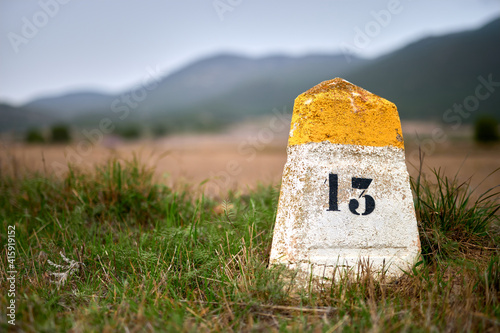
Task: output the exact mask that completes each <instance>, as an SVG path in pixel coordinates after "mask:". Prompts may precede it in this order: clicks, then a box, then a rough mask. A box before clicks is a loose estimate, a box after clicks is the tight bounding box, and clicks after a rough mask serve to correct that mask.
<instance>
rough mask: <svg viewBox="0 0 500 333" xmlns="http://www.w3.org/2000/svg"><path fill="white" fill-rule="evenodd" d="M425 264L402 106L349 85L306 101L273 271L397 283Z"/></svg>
mask: <svg viewBox="0 0 500 333" xmlns="http://www.w3.org/2000/svg"><path fill="white" fill-rule="evenodd" d="M419 255H420V240H419V236H418V229H417V221H416V216H415V209H414V206H413V197H412V192H411V188H410V181H409V175H408V171H407V168H406V164H405V152H404V142H403V132H402V130H401V122H400V120H399V115H398V111H397V109H396V106H395V105H394V104H393V103H391V102H389V101H387V100H385V99H383V98H381V97H379V96H377V95H374V94H372V93H370V92H368V91H366V90H364V89H362V88H360V87H357V86H355V85H353V84H352V83H350V82H347V81H345V80H343V79H341V78H335V79H333V80H330V81H325V82H322V83H320V84H318V85H317V86H315V87H313V88H311V89H309V90H308V91H306V92H304V93H303V94H301V95H299V96H298V97H297V98H296V100H295V105H294V110H293V116H292V123H291V126H290V134H289V139H288V148H287V162H286V164H285V167H284V170H283V178H282V184H281V191H280V198H279V203H278V211H277V215H276V225H275V228H274V234H273V243H272V248H271V255H270V263H271V264H272V265H275V264H284V265H286V266H287V267H289V268H290V269H297V270H298V271H299V272H303V273H307V274H312V275H313V276H315V277H320V278H321V277H324V278H335V277H334V276H333V275H334V274H340V273H342V272H346V271H349V270H354V271H355V270H356V269H357V266H358V264H359V262H360V261H363V262H365V263H366V262H368V263H369V265H370V268H371V272H374V273H377V274H380V273H381V272H382V270H384V271H385V276H386V277H387V278H389V279H395V278H398V277H400V276H402V275H403V274H404V272H403V270H408V269H410V268H411V267H412V265H413V264H415V262H416V261H417V260H418V258H419Z"/></svg>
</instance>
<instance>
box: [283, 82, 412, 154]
mask: <svg viewBox="0 0 500 333" xmlns="http://www.w3.org/2000/svg"><path fill="white" fill-rule="evenodd" d="M322 141H330V142H331V143H337V144H351V145H363V146H376V147H383V146H394V147H398V148H402V149H404V142H403V131H402V130H401V122H400V120H399V115H398V110H397V109H396V105H394V104H393V103H391V102H389V101H388V100H385V99H383V98H381V97H379V96H377V95H374V94H372V93H371V92H369V91H366V90H364V89H363V88H360V87H357V86H355V85H354V84H352V83H350V82H347V81H345V80H344V79H341V78H335V79H333V80H329V81H324V82H322V83H320V84H318V85H316V86H314V87H312V88H311V89H309V90H308V91H306V92H305V93H303V94H301V95H299V96H298V97H297V98H296V99H295V105H294V108H293V116H292V124H291V127H290V136H289V138H288V144H289V145H290V146H293V145H299V144H303V143H308V142H322Z"/></svg>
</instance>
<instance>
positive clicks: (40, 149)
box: [0, 120, 500, 195]
mask: <svg viewBox="0 0 500 333" xmlns="http://www.w3.org/2000/svg"><path fill="white" fill-rule="evenodd" d="M268 123H269V121H266V120H262V121H260V122H253V123H247V124H244V125H240V126H237V127H235V128H232V129H231V130H228V131H227V132H225V133H219V134H190V135H174V136H169V137H165V138H161V139H156V140H153V139H143V140H140V141H130V142H127V141H123V140H120V139H118V138H105V139H103V140H102V141H101V142H99V144H96V145H94V146H92V147H90V148H89V146H88V145H86V143H87V141H86V140H85V139H84V138H81V139H77V140H75V141H74V142H73V143H72V144H70V145H25V144H20V143H17V144H7V143H3V145H2V146H0V147H1V150H0V163H1V166H2V170H3V171H4V172H5V171H6V170H10V171H13V172H20V171H21V170H23V169H26V170H38V171H41V172H44V173H56V174H60V173H61V172H66V171H67V164H68V163H71V164H74V165H75V166H77V167H79V168H81V169H84V170H92V169H93V168H94V166H95V165H99V164H103V163H105V162H106V161H108V160H109V159H110V158H117V159H118V160H125V161H130V160H131V159H133V158H134V156H135V157H136V158H137V159H138V161H139V162H140V163H141V164H145V165H147V166H151V167H154V169H155V172H156V177H157V179H156V180H157V181H159V182H161V183H165V184H167V185H169V186H179V185H190V186H192V189H193V190H203V191H204V192H205V193H207V194H210V195H214V194H215V195H224V194H225V193H227V190H236V191H246V190H247V189H249V188H250V189H253V188H255V187H256V185H257V184H259V183H261V184H266V185H267V184H278V183H279V181H280V179H281V173H282V171H283V166H284V164H285V161H286V145H287V135H288V132H287V130H286V129H285V128H284V127H283V128H282V129H281V131H276V130H271V128H270V126H268ZM436 129H438V130H439V129H440V127H439V126H438V125H434V124H430V123H417V122H404V123H403V132H404V135H405V145H406V156H407V161H406V162H407V165H408V170H409V172H410V175H411V176H416V175H417V174H418V168H419V164H420V162H419V158H418V156H419V143H420V146H421V148H422V150H423V151H424V152H425V160H424V168H423V171H424V174H428V173H430V172H431V170H432V169H438V168H441V171H442V172H443V173H444V174H445V175H446V176H448V177H454V176H455V175H458V180H459V181H465V180H467V179H468V178H469V177H472V181H471V184H472V186H476V185H479V188H478V190H480V191H484V190H486V189H488V188H490V187H491V186H494V185H498V184H500V172H497V173H495V174H493V175H492V176H490V177H489V178H488V180H487V181H485V182H483V183H482V184H481V182H482V181H483V180H484V179H485V178H486V177H487V176H488V175H489V174H490V173H491V172H493V171H494V170H495V169H497V168H499V167H500V144H497V145H493V146H483V145H477V144H475V143H473V140H472V131H471V129H470V128H468V127H465V126H463V128H461V129H460V131H451V130H449V131H447V132H445V134H444V139H443V135H440V136H439V137H437V136H434V137H433V134H432V133H433V131H435V130H436ZM436 138H437V139H436ZM82 142H83V143H85V144H83V143H82ZM79 145H80V146H79ZM79 149H80V150H79ZM200 186H201V187H200Z"/></svg>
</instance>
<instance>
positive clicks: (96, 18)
mask: <svg viewBox="0 0 500 333" xmlns="http://www.w3.org/2000/svg"><path fill="white" fill-rule="evenodd" d="M0 15H1V17H0V34H1V35H2V36H3V37H2V38H1V39H0V59H1V61H0V141H1V143H0V147H1V152H0V158H1V160H0V161H1V163H2V167H4V168H6V167H9V166H12V165H13V162H12V161H16V162H15V163H14V165H16V168H17V167H19V165H22V166H23V167H25V168H29V169H37V170H44V172H54V173H56V174H57V173H62V172H64V170H67V164H68V163H74V164H77V165H79V166H81V167H91V166H92V165H94V164H96V163H99V162H102V161H104V160H106V159H108V158H109V157H110V156H115V157H117V158H120V159H121V158H123V159H128V158H130V157H131V156H133V154H136V155H138V156H140V158H141V159H142V160H143V162H144V163H149V164H151V165H152V166H155V167H157V169H158V175H159V176H162V177H163V176H165V175H166V176H168V177H166V178H165V179H166V181H168V182H178V181H185V182H190V183H195V184H196V183H200V182H203V181H204V180H205V181H206V180H209V184H212V185H213V186H212V190H213V191H216V190H217V189H227V188H233V189H238V188H242V187H246V186H253V184H255V183H257V182H265V183H266V182H267V183H268V182H279V180H280V178H281V172H282V168H283V164H284V162H285V159H286V142H287V136H288V128H289V124H290V118H291V112H292V109H293V101H294V99H295V97H296V96H297V95H299V94H300V93H302V92H304V91H305V90H307V89H309V88H310V87H312V86H314V85H316V84H318V83H320V82H322V81H324V80H329V79H333V78H335V77H342V78H344V79H347V80H349V81H351V82H352V83H354V84H356V85H358V86H361V87H363V88H365V89H367V90H369V91H371V92H373V93H375V94H377V95H380V96H382V97H384V98H386V99H388V100H390V101H392V102H394V103H395V104H396V105H397V107H398V110H399V113H400V117H401V119H402V122H403V131H404V135H405V142H406V153H407V162H408V164H409V167H410V168H412V167H413V166H415V165H416V164H418V163H419V159H418V150H419V147H420V150H421V151H424V152H425V153H426V155H427V161H428V163H429V164H430V165H431V166H435V167H444V168H448V170H449V172H451V173H453V172H456V171H458V170H459V169H460V166H462V168H463V169H466V170H465V172H464V173H465V174H466V175H468V176H470V175H471V174H480V175H486V174H488V173H489V172H491V171H493V170H494V169H495V168H496V167H498V166H500V154H499V153H500V148H499V145H498V143H497V142H498V140H499V135H498V120H500V1H498V0H475V1H474V0H453V1H451V0H450V1H446V0H443V1H430V0H421V1H411V0H400V1H397V0H380V1H379V0H376V1H375V0H363V1H361V0H360V1H343V0H335V1H324V0H310V1H295V0H275V1H272V2H269V1H264V0H255V1H248V0H205V1H199V0H198V1H194V0H183V1H180V0H177V1H154V0H150V1H133V0H108V1H97V0H86V1H83V0H38V1H31V0H25V1H15V0H0ZM65 168H66V169H65ZM411 172H413V171H411ZM497 183H500V180H498V182H497Z"/></svg>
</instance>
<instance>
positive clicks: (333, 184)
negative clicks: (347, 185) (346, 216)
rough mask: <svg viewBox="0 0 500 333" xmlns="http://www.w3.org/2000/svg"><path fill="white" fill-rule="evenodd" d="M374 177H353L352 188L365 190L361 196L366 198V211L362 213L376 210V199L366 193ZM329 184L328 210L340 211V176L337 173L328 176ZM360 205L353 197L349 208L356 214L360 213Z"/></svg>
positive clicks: (366, 213)
mask: <svg viewBox="0 0 500 333" xmlns="http://www.w3.org/2000/svg"><path fill="white" fill-rule="evenodd" d="M372 180H373V179H369V178H356V177H353V178H352V185H351V186H352V188H355V189H359V190H363V192H362V193H361V195H360V196H359V198H361V197H364V198H365V203H366V207H365V212H364V213H363V214H361V215H368V214H371V213H372V212H373V211H374V210H375V200H374V199H373V197H371V196H370V195H364V194H365V191H366V189H368V186H370V184H371V182H372ZM328 185H329V187H330V195H329V200H328V209H327V210H328V211H333V212H340V210H339V205H338V191H339V178H338V175H337V174H334V173H331V174H329V176H328ZM358 207H359V201H358V200H357V199H351V200H350V201H349V210H350V211H351V213H353V214H354V215H360V214H359V213H358V212H357V211H356V210H357V209H358Z"/></svg>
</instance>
